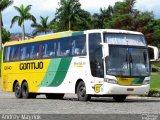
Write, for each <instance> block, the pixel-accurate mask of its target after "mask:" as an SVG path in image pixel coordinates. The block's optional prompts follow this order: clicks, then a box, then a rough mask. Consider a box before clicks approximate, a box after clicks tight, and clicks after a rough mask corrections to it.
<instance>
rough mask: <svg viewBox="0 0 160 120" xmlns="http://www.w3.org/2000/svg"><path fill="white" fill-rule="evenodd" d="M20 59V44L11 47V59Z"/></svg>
mask: <svg viewBox="0 0 160 120" xmlns="http://www.w3.org/2000/svg"><path fill="white" fill-rule="evenodd" d="M17 60H20V46H19V45H17V46H13V47H12V48H11V61H17Z"/></svg>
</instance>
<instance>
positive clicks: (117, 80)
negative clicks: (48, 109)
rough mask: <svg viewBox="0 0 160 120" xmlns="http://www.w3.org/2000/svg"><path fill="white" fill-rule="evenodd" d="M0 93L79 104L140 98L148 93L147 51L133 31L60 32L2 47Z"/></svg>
mask: <svg viewBox="0 0 160 120" xmlns="http://www.w3.org/2000/svg"><path fill="white" fill-rule="evenodd" d="M2 56H3V60H2V68H1V69H2V70H1V71H2V73H1V74H2V90H3V91H8V92H15V96H16V98H25V99H27V98H36V96H37V95H39V94H45V96H46V98H47V99H62V98H63V97H64V95H65V94H67V93H70V94H77V98H78V100H79V101H88V100H90V99H91V97H104V96H105V97H107V96H108V97H113V99H114V100H115V101H117V102H123V101H124V100H125V99H126V97H127V96H128V95H135V94H136V95H146V94H148V92H149V88H150V84H149V83H150V67H149V55H148V47H147V43H146V41H145V38H144V35H143V34H142V33H139V32H134V31H126V30H116V29H95V30H86V31H64V32H59V33H53V34H48V35H43V36H39V37H35V38H33V39H30V40H23V41H17V42H7V43H5V44H4V48H3V55H2Z"/></svg>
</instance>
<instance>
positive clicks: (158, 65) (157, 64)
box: [152, 63, 160, 67]
mask: <svg viewBox="0 0 160 120" xmlns="http://www.w3.org/2000/svg"><path fill="white" fill-rule="evenodd" d="M152 65H155V66H156V67H160V63H153V64H152Z"/></svg>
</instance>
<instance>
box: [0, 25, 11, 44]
mask: <svg viewBox="0 0 160 120" xmlns="http://www.w3.org/2000/svg"><path fill="white" fill-rule="evenodd" d="M10 36H11V33H10V32H9V31H7V30H6V29H5V28H2V43H5V42H6V41H9V40H10Z"/></svg>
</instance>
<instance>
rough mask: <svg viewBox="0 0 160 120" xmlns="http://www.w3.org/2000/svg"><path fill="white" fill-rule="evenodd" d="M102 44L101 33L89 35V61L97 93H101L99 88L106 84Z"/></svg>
mask: <svg viewBox="0 0 160 120" xmlns="http://www.w3.org/2000/svg"><path fill="white" fill-rule="evenodd" d="M100 43H101V34H100V33H91V34H89V60H90V69H91V74H92V77H93V79H94V84H95V86H94V88H95V92H96V93H98V92H100V91H99V90H100V89H99V88H100V87H101V86H102V85H103V83H104V65H103V58H102V45H101V44H100Z"/></svg>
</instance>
